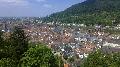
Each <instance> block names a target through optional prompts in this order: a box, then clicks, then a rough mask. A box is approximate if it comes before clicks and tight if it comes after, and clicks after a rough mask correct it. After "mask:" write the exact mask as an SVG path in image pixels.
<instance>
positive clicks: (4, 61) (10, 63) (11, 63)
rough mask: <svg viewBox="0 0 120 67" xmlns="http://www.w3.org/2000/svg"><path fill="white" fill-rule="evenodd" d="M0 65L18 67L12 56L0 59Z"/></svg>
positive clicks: (2, 66)
mask: <svg viewBox="0 0 120 67" xmlns="http://www.w3.org/2000/svg"><path fill="white" fill-rule="evenodd" d="M0 67H16V63H15V61H14V60H12V59H10V58H2V59H1V60H0Z"/></svg>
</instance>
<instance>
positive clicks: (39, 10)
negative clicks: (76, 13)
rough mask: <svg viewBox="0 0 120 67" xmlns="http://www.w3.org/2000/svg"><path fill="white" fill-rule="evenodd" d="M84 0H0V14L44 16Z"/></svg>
mask: <svg viewBox="0 0 120 67" xmlns="http://www.w3.org/2000/svg"><path fill="white" fill-rule="evenodd" d="M83 1H84V0H0V16H1V17H3V16H18V17H19V16H34V17H35V16H36V17H38V16H39V17H40V16H46V15H49V14H51V13H54V12H59V11H63V10H64V9H66V8H68V7H70V6H71V5H73V4H76V3H80V2H83Z"/></svg>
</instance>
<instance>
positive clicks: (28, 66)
mask: <svg viewBox="0 0 120 67" xmlns="http://www.w3.org/2000/svg"><path fill="white" fill-rule="evenodd" d="M20 65H21V66H22V67H58V63H57V59H56V57H55V56H54V55H53V53H52V52H51V49H49V48H47V47H46V46H43V45H37V46H36V47H32V48H30V49H29V50H28V51H27V52H25V54H24V57H23V58H22V59H21V63H20Z"/></svg>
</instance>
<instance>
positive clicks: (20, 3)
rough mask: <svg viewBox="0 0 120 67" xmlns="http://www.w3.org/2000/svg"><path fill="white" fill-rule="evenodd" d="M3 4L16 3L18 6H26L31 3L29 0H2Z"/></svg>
mask: <svg viewBox="0 0 120 67" xmlns="http://www.w3.org/2000/svg"><path fill="white" fill-rule="evenodd" d="M0 4H1V5H16V6H26V5H28V4H29V2H28V1H27V0H0Z"/></svg>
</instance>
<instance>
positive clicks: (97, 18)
mask: <svg viewBox="0 0 120 67" xmlns="http://www.w3.org/2000/svg"><path fill="white" fill-rule="evenodd" d="M119 4H120V0H87V1H85V2H82V3H79V4H75V5H73V6H71V7H70V8H68V9H66V10H65V11H62V12H58V13H54V14H52V15H50V16H48V17H45V18H43V21H45V22H49V21H60V22H62V23H84V24H87V25H94V24H99V25H101V24H102V25H112V24H118V23H120V22H119V21H120V5H119ZM113 21H114V22H113Z"/></svg>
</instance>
